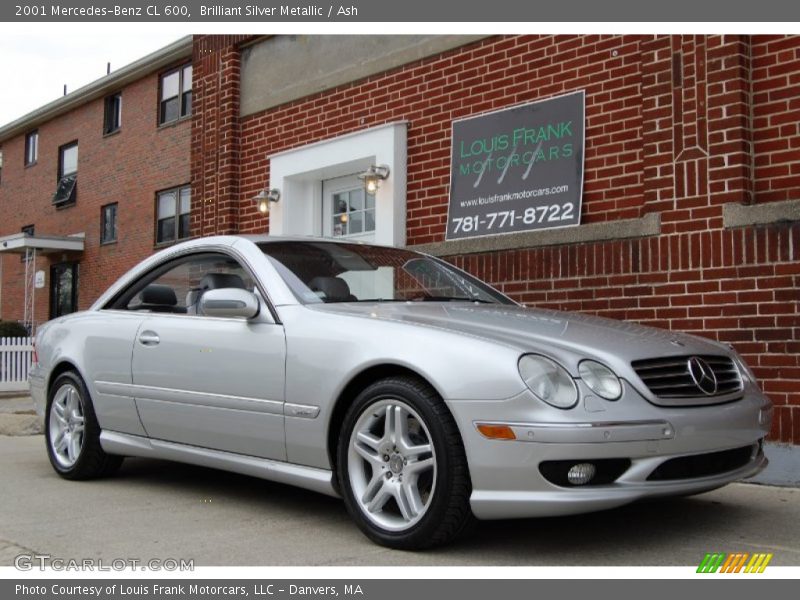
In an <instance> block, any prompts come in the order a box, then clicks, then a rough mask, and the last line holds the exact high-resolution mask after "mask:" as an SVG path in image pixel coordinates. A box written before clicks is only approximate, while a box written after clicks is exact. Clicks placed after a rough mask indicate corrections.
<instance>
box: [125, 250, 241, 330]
mask: <svg viewBox="0 0 800 600" xmlns="http://www.w3.org/2000/svg"><path fill="white" fill-rule="evenodd" d="M220 288H241V289H245V290H251V291H254V290H255V281H253V278H252V277H251V276H250V274H249V272H248V271H247V270H246V269H245V268H244V267H242V266H241V265H240V264H239V263H238V262H237V261H236V260H235V259H233V258H231V257H229V256H226V255H224V254H198V255H193V256H190V257H187V258H185V259H182V260H180V261H178V262H175V263H172V265H171V266H170V267H169V268H168V269H167V270H166V271H162V272H156V275H155V276H152V275H151V277H149V278H148V277H145V278H144V279H143V280H141V281H140V282H138V283H137V284H135V285H134V286H133V287H132V288H131V293H132V295H130V293H129V294H128V296H127V297H126V296H125V295H123V296H122V297H121V298H120V299H121V301H122V303H123V306H121V307H120V308H125V309H127V310H136V311H146V312H155V313H170V314H178V315H201V314H202V309H201V307H200V298H202V296H203V294H204V293H205V292H207V291H208V290H214V289H220Z"/></svg>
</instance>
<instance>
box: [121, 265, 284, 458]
mask: <svg viewBox="0 0 800 600" xmlns="http://www.w3.org/2000/svg"><path fill="white" fill-rule="evenodd" d="M212 280H213V281H214V282H216V283H215V284H213V285H210V287H209V285H208V284H207V283H205V282H208V281H212ZM148 287H149V288H151V289H157V290H159V291H158V294H161V295H160V296H159V295H158V294H155V295H154V294H149V296H148V297H147V298H146V300H148V301H150V302H147V303H144V305H145V310H146V311H148V315H147V317H146V318H145V319H144V321H143V322H142V324H141V326H140V327H139V330H138V332H137V334H136V339H135V341H134V344H133V356H132V363H131V365H132V376H133V384H134V388H135V394H136V406H137V408H138V411H139V415H140V417H141V420H142V424H143V425H144V428H145V430H146V431H147V435H148V436H150V437H152V438H156V439H160V440H167V441H171V442H178V443H182V444H189V445H192V446H199V447H203V448H212V449H216V450H224V451H226V452H235V453H238V454H246V455H251V456H259V457H265V458H271V459H275V460H286V446H285V435H284V417H283V402H284V377H285V371H284V368H285V357H286V341H285V337H284V331H283V327H282V326H281V325H280V324H277V323H275V322H274V321H273V319H272V318H271V316H270V313H269V310H268V308H267V307H266V306H265V305H264V306H262V310H261V313H260V315H259V316H258V317H256V318H254V319H252V320H249V321H248V320H244V319H241V318H219V317H209V316H204V315H202V314H200V311H199V309H198V307H199V299H200V296H201V295H202V293H203V292H204V291H207V289H219V287H244V288H245V289H250V290H253V289H255V288H254V283H253V279H252V277H251V276H250V275H249V273H248V272H247V271H246V270H245V269H244V268H242V266H241V265H240V264H238V263H237V262H236V261H235V260H234V259H232V258H231V257H228V256H226V255H221V254H213V253H205V254H202V255H195V256H192V257H187V258H184V259H183V260H180V261H178V262H177V263H176V264H175V265H174V266H173V267H172V268H170V269H169V270H168V271H166V272H165V273H163V274H162V275H161V276H159V277H158V278H157V279H156V280H154V281H152V282H151V283H150V284H149V285H148ZM139 300H141V297H140V298H139ZM133 302H136V300H135V299H134V300H133ZM159 303H161V304H159ZM262 303H263V300H262Z"/></svg>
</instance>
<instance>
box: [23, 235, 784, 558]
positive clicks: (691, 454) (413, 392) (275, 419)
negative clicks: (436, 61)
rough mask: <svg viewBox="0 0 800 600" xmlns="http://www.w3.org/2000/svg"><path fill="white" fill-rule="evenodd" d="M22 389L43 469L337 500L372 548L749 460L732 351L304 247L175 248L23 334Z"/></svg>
mask: <svg viewBox="0 0 800 600" xmlns="http://www.w3.org/2000/svg"><path fill="white" fill-rule="evenodd" d="M36 349H37V352H38V363H37V364H36V365H35V366H34V368H33V371H32V375H31V390H32V393H33V396H34V398H35V400H36V402H37V406H38V407H39V408H40V410H41V411H42V412H43V413H44V414H45V430H46V431H45V433H46V443H47V452H48V454H49V457H50V461H51V462H52V465H53V468H54V469H55V470H56V471H57V472H58V473H59V474H60V475H61V476H63V477H65V478H66V479H87V478H91V477H97V476H101V475H106V474H109V473H111V472H113V471H114V470H115V469H116V468H117V467H119V465H120V463H121V462H122V457H124V456H145V457H155V458H165V459H171V460H177V461H183V462H186V463H192V464H196V465H204V466H208V467H215V468H219V469H227V470H230V471H236V472H239V473H246V474H250V475H254V476H257V477H263V478H266V479H271V480H274V481H279V482H284V483H289V484H293V485H298V486H302V487H305V488H308V489H310V490H314V491H317V492H321V493H324V494H330V495H340V496H341V497H342V498H343V499H344V502H345V504H346V505H347V509H348V511H349V512H350V514H351V515H352V517H353V519H354V520H355V521H356V523H357V524H358V526H359V527H360V528H361V530H362V531H363V532H364V533H365V534H366V535H367V536H368V537H370V538H371V539H372V540H374V541H376V542H377V543H379V544H384V545H386V546H391V547H395V548H423V547H426V546H431V545H434V544H440V543H444V542H447V541H449V540H451V539H452V538H454V537H455V536H456V535H457V534H458V533H459V532H460V531H462V529H463V528H464V525H465V524H466V523H468V522H469V520H470V519H471V518H472V517H473V515H474V516H475V517H477V518H479V519H500V518H510V517H535V516H545V515H564V514H572V513H580V512H588V511H594V510H600V509H606V508H610V507H614V506H619V505H622V504H625V503H628V502H631V501H634V500H637V499H640V498H647V497H654V496H670V495H676V496H677V495H688V494H695V493H698V492H702V491H706V490H711V489H714V488H718V487H720V486H723V485H725V484H727V483H729V482H731V481H735V480H737V479H741V478H743V477H748V476H751V475H753V474H755V473H756V472H758V471H759V470H760V469H762V468H763V467H764V466H765V465H766V459H765V457H764V454H763V452H762V440H763V438H764V436H765V435H766V434H767V432H768V431H769V427H770V421H771V418H772V408H771V405H770V403H769V401H768V400H767V399H766V398H765V396H764V395H763V394H762V393H761V391H760V390H759V388H758V386H757V385H756V382H755V380H754V377H753V374H752V373H751V372H750V370H749V369H748V367H747V365H745V363H744V362H743V361H742V359H741V358H740V357H739V356H738V355H737V354H736V352H735V351H734V350H732V349H731V348H729V347H727V346H725V345H722V344H719V343H716V342H713V341H710V340H706V339H702V338H699V337H694V336H690V335H685V334H680V333H673V332H668V331H663V330H659V329H653V328H648V327H642V326H639V325H635V324H632V323H626V322H620V321H613V320H609V319H603V318H597V317H591V316H586V315H582V314H570V313H562V312H557V311H552V310H537V309H532V308H525V307H522V306H519V305H518V304H516V303H515V302H513V301H512V300H510V299H509V298H507V297H506V296H504V295H503V294H502V293H500V292H498V291H497V290H495V289H493V288H491V287H490V286H488V285H486V284H485V283H482V282H481V281H479V280H477V279H475V278H474V277H472V276H470V275H468V274H467V273H465V272H463V271H461V270H459V269H456V268H455V267H453V266H451V265H449V264H448V263H446V262H444V261H442V260H439V259H436V258H432V257H429V256H426V255H423V254H418V253H415V252H411V251H408V250H404V249H399V248H387V247H379V246H371V245H364V244H358V243H346V242H333V241H329V240H327V241H326V240H315V239H310V238H306V239H289V238H274V237H272V238H271V237H266V236H260V237H259V236H224V237H212V238H204V239H197V240H192V241H189V242H185V243H182V244H178V245H175V246H173V247H171V248H169V249H166V250H163V251H161V252H159V253H157V254H155V255H154V256H151V257H150V258H148V259H146V260H145V261H143V262H142V263H141V264H140V265H138V266H137V267H135V268H134V269H132V270H131V271H130V272H129V273H127V274H126V275H125V276H123V277H122V278H121V279H120V280H119V281H118V282H117V283H115V284H114V285H113V286H112V287H111V288H110V289H109V290H108V291H107V292H106V293H104V294H103V295H102V296H101V297H100V298H99V299H98V300H97V302H95V304H94V305H93V306H92V307H91V308H90V309H89V310H87V311H84V312H80V313H75V314H72V315H69V316H66V317H62V318H58V319H55V320H53V321H50V322H48V323H46V324H45V325H43V326H42V327H41V328H40V329H39V331H38V334H37V336H36Z"/></svg>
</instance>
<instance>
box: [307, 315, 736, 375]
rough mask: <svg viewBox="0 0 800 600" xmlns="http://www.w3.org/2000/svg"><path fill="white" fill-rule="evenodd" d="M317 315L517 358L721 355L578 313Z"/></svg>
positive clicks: (695, 343)
mask: <svg viewBox="0 0 800 600" xmlns="http://www.w3.org/2000/svg"><path fill="white" fill-rule="evenodd" d="M313 307H314V308H315V309H317V310H322V311H325V312H333V313H339V314H347V315H353V316H362V317H365V318H372V319H380V320H390V321H395V322H401V323H406V324H409V325H417V326H426V327H432V328H437V329H444V330H448V331H451V332H457V333H462V334H466V335H470V336H477V337H480V338H483V339H490V340H493V341H496V342H499V343H502V344H505V345H508V346H513V347H516V348H518V349H519V350H520V351H521V352H548V350H551V351H552V350H553V349H554V347H555V348H557V349H560V350H562V351H566V352H571V353H574V354H576V355H578V356H581V357H585V356H593V357H595V358H598V359H603V360H607V361H608V362H613V363H618V362H619V361H623V362H626V363H630V362H631V361H633V360H636V359H640V358H653V357H666V356H682V355H687V354H727V353H728V351H727V349H726V348H725V347H724V346H722V345H721V344H719V343H717V342H713V341H711V340H707V339H704V338H700V337H696V336H693V335H688V334H685V333H677V332H672V331H667V330H665V329H657V328H655V327H646V326H643V325H638V324H636V323H631V322H628V321H618V320H614V319H606V318H603V317H595V316H590V315H585V314H581V313H569V312H561V311H556V310H548V309H539V308H526V307H522V306H510V305H509V306H505V305H489V304H476V303H468V302H446V303H445V302H424V303H423V302H392V303H357V304H356V303H341V304H322V305H313Z"/></svg>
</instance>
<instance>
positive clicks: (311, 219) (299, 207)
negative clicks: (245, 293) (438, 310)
mask: <svg viewBox="0 0 800 600" xmlns="http://www.w3.org/2000/svg"><path fill="white" fill-rule="evenodd" d="M407 128H408V123H407V122H405V121H402V122H396V123H389V124H386V125H380V126H378V127H373V128H370V129H365V130H363V131H356V132H353V133H349V134H346V135H342V136H339V137H336V138H332V139H329V140H323V141H320V142H316V143H314V144H309V145H307V146H302V147H299V148H294V149H291V150H285V151H283V152H279V153H277V154H273V155H271V156H270V157H269V161H270V182H269V187H270V188H278V189H279V190H280V191H281V200H280V202H277V203H275V204H273V205H272V206H271V207H270V218H269V221H270V225H269V233H270V234H272V235H313V236H320V235H321V234H322V182H323V181H325V180H327V179H333V178H335V177H342V176H345V175H354V174H357V173H361V172H363V171H366V170H367V169H368V168H369V167H370V165H382V164H385V165H388V166H389V171H390V174H389V177H388V178H387V179H386V180H384V181H382V182H381V186H380V188H379V189H378V192H377V193H376V194H375V243H377V244H382V245H387V246H404V245H405V243H406V159H407V148H406V140H407Z"/></svg>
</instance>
